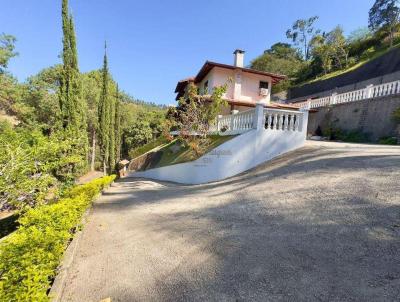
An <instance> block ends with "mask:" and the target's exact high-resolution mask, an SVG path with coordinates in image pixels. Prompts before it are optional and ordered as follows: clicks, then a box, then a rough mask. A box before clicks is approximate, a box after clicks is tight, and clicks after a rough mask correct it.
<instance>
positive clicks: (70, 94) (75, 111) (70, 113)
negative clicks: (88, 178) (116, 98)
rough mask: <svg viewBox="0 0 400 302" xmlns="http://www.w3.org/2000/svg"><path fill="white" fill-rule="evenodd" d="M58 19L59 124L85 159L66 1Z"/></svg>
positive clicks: (82, 110) (73, 41) (79, 92)
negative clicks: (60, 35) (60, 40)
mask: <svg viewBox="0 0 400 302" xmlns="http://www.w3.org/2000/svg"><path fill="white" fill-rule="evenodd" d="M61 16H62V30H63V52H62V59H63V70H62V74H61V77H60V89H59V103H60V110H61V121H62V122H61V124H62V127H63V129H64V130H65V131H67V132H68V133H69V135H71V136H72V137H73V138H74V139H75V143H74V144H75V145H76V151H77V152H78V153H80V154H82V155H84V157H87V154H88V152H87V151H88V139H87V129H86V126H87V125H86V108H85V103H84V100H83V98H82V81H81V75H80V72H79V68H78V54H77V50H76V37H75V29H74V22H73V19H72V16H71V14H69V12H68V0H63V1H62V8H61Z"/></svg>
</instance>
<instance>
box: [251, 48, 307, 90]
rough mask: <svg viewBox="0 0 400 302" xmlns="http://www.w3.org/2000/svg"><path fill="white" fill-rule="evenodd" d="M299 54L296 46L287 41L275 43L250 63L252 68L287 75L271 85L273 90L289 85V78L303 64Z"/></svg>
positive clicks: (293, 75) (292, 76)
mask: <svg viewBox="0 0 400 302" xmlns="http://www.w3.org/2000/svg"><path fill="white" fill-rule="evenodd" d="M303 64H304V63H303V60H302V57H301V54H300V52H299V50H298V49H297V48H293V47H292V46H291V45H290V44H288V43H276V44H274V45H272V46H271V48H269V49H267V50H265V51H264V53H263V54H262V55H261V56H258V57H257V58H255V59H254V60H253V61H251V63H250V67H251V68H252V69H256V70H260V71H268V72H274V73H278V74H283V75H286V76H288V78H287V79H286V80H284V81H281V82H280V83H279V84H278V85H274V86H273V87H272V89H273V92H278V91H281V90H285V89H287V88H288V87H290V83H291V80H292V79H293V78H294V77H295V75H296V74H297V72H298V71H299V70H300V68H301V67H302V65H303Z"/></svg>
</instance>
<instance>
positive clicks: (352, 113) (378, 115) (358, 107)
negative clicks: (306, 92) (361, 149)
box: [308, 95, 400, 141]
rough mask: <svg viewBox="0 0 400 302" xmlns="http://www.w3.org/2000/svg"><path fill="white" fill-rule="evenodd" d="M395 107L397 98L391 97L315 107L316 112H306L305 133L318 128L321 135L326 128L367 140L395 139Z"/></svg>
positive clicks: (399, 100) (397, 106)
mask: <svg viewBox="0 0 400 302" xmlns="http://www.w3.org/2000/svg"><path fill="white" fill-rule="evenodd" d="M399 107H400V95H392V96H385V97H380V98H374V99H367V100H361V101H355V102H349V103H343V104H337V105H333V106H329V107H323V108H318V109H317V110H318V111H317V112H310V115H309V120H308V133H309V134H315V131H316V129H317V127H318V126H320V127H321V130H322V131H323V132H324V131H326V130H327V129H328V128H330V127H334V128H339V129H342V130H344V131H360V132H362V133H365V134H367V135H368V136H369V138H370V139H371V141H378V140H379V138H381V137H384V136H398V135H399V134H398V130H397V129H398V126H397V124H396V123H395V122H394V121H393V120H392V113H393V111H394V110H396V109H397V108H399Z"/></svg>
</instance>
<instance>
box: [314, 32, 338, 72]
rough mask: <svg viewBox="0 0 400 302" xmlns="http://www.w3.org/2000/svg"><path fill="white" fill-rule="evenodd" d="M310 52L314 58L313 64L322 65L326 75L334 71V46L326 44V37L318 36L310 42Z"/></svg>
mask: <svg viewBox="0 0 400 302" xmlns="http://www.w3.org/2000/svg"><path fill="white" fill-rule="evenodd" d="M310 52H311V55H312V58H313V61H312V63H313V64H314V66H315V65H320V68H322V70H323V72H324V74H327V73H328V72H330V71H331V69H332V53H333V50H332V46H331V45H330V44H327V43H326V35H325V34H323V35H316V36H314V37H313V38H312V40H311V42H310Z"/></svg>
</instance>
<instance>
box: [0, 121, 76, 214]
mask: <svg viewBox="0 0 400 302" xmlns="http://www.w3.org/2000/svg"><path fill="white" fill-rule="evenodd" d="M0 146H1V150H2V151H3V152H1V153H0V174H1V177H0V208H3V209H4V208H11V209H19V210H25V209H26V208H27V207H33V206H36V205H38V204H43V203H46V202H47V201H48V200H50V199H51V198H54V196H57V194H58V191H59V187H60V183H61V182H67V183H68V182H71V181H72V180H73V179H74V177H76V176H77V175H79V174H80V173H79V172H80V171H79V169H77V168H78V167H80V168H83V167H82V165H83V163H84V158H82V157H81V155H80V154H79V153H76V152H75V148H76V140H75V139H74V138H73V137H71V135H70V134H69V132H68V130H64V131H59V132H56V133H54V134H52V135H50V136H45V135H43V134H42V133H41V131H39V130H37V129H34V130H31V129H26V128H18V129H12V127H11V126H10V125H9V124H7V123H2V124H0Z"/></svg>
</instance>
